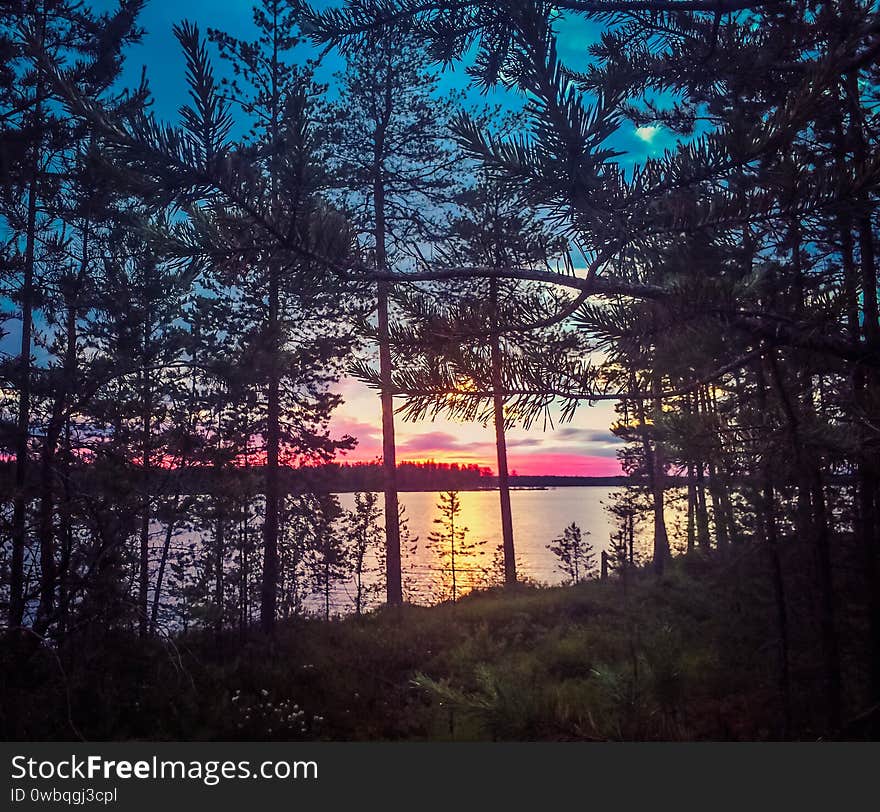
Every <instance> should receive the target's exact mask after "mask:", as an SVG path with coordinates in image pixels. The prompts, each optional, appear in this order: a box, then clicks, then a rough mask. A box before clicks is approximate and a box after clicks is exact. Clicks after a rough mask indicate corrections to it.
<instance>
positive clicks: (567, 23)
mask: <svg viewBox="0 0 880 812" xmlns="http://www.w3.org/2000/svg"><path fill="white" fill-rule="evenodd" d="M95 5H96V6H97V7H101V6H104V7H109V6H110V5H111V4H110V3H109V2H107V0H99V2H96V3H95ZM316 5H332V3H321V2H319V3H317V4H316ZM183 19H188V20H190V21H192V22H195V23H197V24H198V25H199V28H200V29H201V30H202V31H203V32H204V31H205V30H206V29H207V28H209V27H211V28H218V29H221V30H223V31H226V32H228V33H229V34H232V35H234V36H238V37H242V38H245V39H250V38H253V33H254V28H253V24H252V13H251V2H250V0H221V2H218V0H187V2H185V3H180V2H175V1H174V0H147V4H146V7H145V9H144V12H143V15H142V17H141V25H142V27H143V28H144V29H145V30H146V35H145V37H144V39H143V42H142V43H141V44H140V45H138V46H136V47H134V48H132V49H131V50H130V51H129V55H128V62H127V66H126V77H127V78H128V81H129V82H130V83H132V84H134V83H135V82H136V81H137V79H138V77H139V76H140V72H141V69H142V67H143V66H145V67H146V73H147V78H148V80H149V82H150V85H151V87H152V90H153V94H154V97H155V99H156V103H155V105H154V112H155V113H156V115H157V116H158V117H159V118H162V119H166V120H174V119H176V116H177V109H178V108H179V106H180V105H181V104H182V103H184V102H185V101H186V87H185V84H184V70H183V64H184V63H183V57H182V55H181V53H180V49H179V47H178V44H177V42H176V40H175V39H174V36H173V34H172V26H173V25H174V24H175V23H177V22H180V21H181V20H183ZM559 32H560V37H559V43H558V48H559V54H560V56H561V58H562V59H563V60H565V61H566V62H568V63H569V64H572V65H577V64H581V65H583V64H584V60H585V59H586V58H587V55H586V48H587V46H588V44H589V43H590V42H591V41H592V40H594V39H595V37H596V30H595V28H592V27H591V24H590V23H589V22H587V21H584V20H583V19H581V18H575V19H571V20H562V21H560V23H559ZM313 54H314V52H313V51H311V49H310V48H309V47H308V46H303V58H307V57H309V56H312V55H313ZM340 67H341V62H340V58H339V57H338V56H337V55H335V54H333V53H330V54H328V55H327V56H326V57H325V58H324V62H323V63H322V65H321V67H320V68H319V72H318V76H317V78H318V79H319V80H322V81H326V80H327V79H329V78H330V77H331V76H332V74H333V72H334V71H336V70H338V69H339V68H340ZM217 68H218V73H220V65H219V64H217ZM465 83H466V77H465V74H464V71H463V69H462V68H461V67H459V68H458V69H457V70H455V71H452V72H450V73H448V74H446V75H445V76H444V78H443V84H445V85H448V86H449V87H450V88H452V87H456V88H463V87H464V86H465ZM503 94H504V91H498V92H497V93H495V94H493V95H491V96H490V97H489V99H488V101H490V102H492V103H501V104H505V103H506V102H505V98H504V95H503ZM468 95H469V97H470V99H472V100H474V101H477V99H478V98H479V95H478V94H477V93H476V91H473V92H472V93H469V94H468ZM483 101H486V99H485V98H484V99H483ZM672 140H673V139H672V138H671V134H668V133H664V132H663V131H661V130H660V129H658V128H656V127H650V126H648V127H639V128H636V127H634V126H633V125H631V124H624V125H623V126H622V127H621V130H620V131H619V132H618V133H617V134H616V135H615V136H614V138H613V145H614V147H615V148H617V149H618V150H621V151H624V152H625V153H626V155H625V156H624V157H623V158H621V161H624V162H630V161H637V160H640V159H641V158H644V157H645V156H647V155H650V154H657V153H658V152H661V151H662V149H663V148H664V147H666V146H668V145H670V144H671V143H672ZM341 392H342V394H343V396H344V399H345V401H344V403H343V404H342V406H340V407H339V409H338V410H337V412H336V413H335V416H334V418H333V421H332V423H331V431H332V432H333V433H334V434H335V435H337V436H341V435H342V434H350V435H351V436H353V437H356V438H357V439H358V446H357V448H356V449H355V450H354V451H351V452H348V454H347V455H345V456H344V457H343V458H342V459H344V460H348V461H371V460H374V459H376V458H377V457H380V456H381V445H382V437H381V428H380V425H381V423H380V406H379V397H378V394H377V393H376V392H374V391H371V390H368V389H367V388H366V387H365V386H364V385H363V384H361V383H360V382H358V381H356V380H354V379H351V378H346V379H344V380H343V381H342V384H341ZM551 417H552V418H553V419H552V420H551V421H550V422H548V423H547V424H546V425H545V424H544V423H542V422H541V421H537V422H536V423H535V424H534V425H533V426H532V427H531V429H530V430H529V431H525V430H523V429H516V428H514V429H511V430H510V431H509V433H508V456H509V467H510V470H511V472H513V471H515V472H517V473H519V474H522V475H536V474H555V475H566V476H610V475H616V474H619V473H620V466H619V463H618V462H617V459H616V451H617V449H618V448H619V447H620V445H619V441H618V440H617V439H616V438H615V437H614V436H613V435H612V434H611V432H610V431H609V426H610V425H611V423H612V422H613V420H614V407H613V404H612V403H610V402H604V403H599V404H597V405H595V406H592V407H590V406H587V405H584V406H582V407H581V408H580V409H579V410H578V411H577V412H576V414H575V417H574V419H573V420H572V421H570V422H569V423H566V424H560V423H559V421H558V419H557V418H558V415H557V416H553V415H551ZM551 423H552V425H551ZM396 436H397V452H398V461H401V462H402V461H417V460H435V461H438V462H458V463H466V464H470V463H476V464H479V465H481V466H488V467H490V468H492V470H493V471H494V470H495V469H496V463H495V443H494V429H493V428H492V426H491V425H489V426H486V425H479V424H474V423H469V424H465V423H458V422H452V421H449V420H446V419H442V418H437V419H436V420H434V421H433V422H430V421H428V422H420V423H404V422H403V421H402V419H401V418H400V417H399V416H398V418H397V426H396Z"/></svg>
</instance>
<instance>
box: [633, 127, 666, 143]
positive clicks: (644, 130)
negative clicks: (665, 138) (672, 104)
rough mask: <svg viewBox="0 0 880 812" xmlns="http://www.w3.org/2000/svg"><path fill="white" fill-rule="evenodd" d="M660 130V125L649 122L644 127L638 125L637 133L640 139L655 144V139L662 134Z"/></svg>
mask: <svg viewBox="0 0 880 812" xmlns="http://www.w3.org/2000/svg"><path fill="white" fill-rule="evenodd" d="M660 131H661V128H660V127H656V126H654V125H653V124H648V125H645V126H643V127H636V133H635V135H636V138H638V139H639V140H640V141H644V142H645V143H646V144H653V143H654V139H655V138H656V137H657V136H658V135H659V134H660Z"/></svg>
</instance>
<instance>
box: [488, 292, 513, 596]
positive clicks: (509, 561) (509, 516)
mask: <svg viewBox="0 0 880 812" xmlns="http://www.w3.org/2000/svg"><path fill="white" fill-rule="evenodd" d="M489 290H490V293H489V295H490V301H491V305H490V306H491V308H492V327H493V329H497V326H498V323H497V321H498V320H497V313H498V280H497V279H491V280H490V281H489ZM491 341H492V347H491V355H492V408H493V417H494V422H495V449H496V454H497V459H498V495H499V498H500V500H501V538H502V546H503V551H504V584H505V586H513V585H514V584H516V550H515V547H514V543H513V512H512V511H511V508H510V478H509V474H508V468H507V438H506V436H505V427H504V394H503V392H504V376H503V368H502V358H501V339H500V337H499V335H498V333H497V332H493V333H492V338H491Z"/></svg>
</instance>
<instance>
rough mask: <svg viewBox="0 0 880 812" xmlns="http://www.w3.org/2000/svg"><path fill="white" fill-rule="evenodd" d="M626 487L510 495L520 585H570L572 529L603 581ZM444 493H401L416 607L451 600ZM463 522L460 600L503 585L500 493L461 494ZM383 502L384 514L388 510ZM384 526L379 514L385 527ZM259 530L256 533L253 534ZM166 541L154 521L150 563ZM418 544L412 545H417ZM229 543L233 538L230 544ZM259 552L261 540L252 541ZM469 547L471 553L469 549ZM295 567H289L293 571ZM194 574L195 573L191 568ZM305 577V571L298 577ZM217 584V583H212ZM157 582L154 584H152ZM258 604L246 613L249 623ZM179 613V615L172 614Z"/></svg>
mask: <svg viewBox="0 0 880 812" xmlns="http://www.w3.org/2000/svg"><path fill="white" fill-rule="evenodd" d="M619 490H620V488H614V487H607V486H579V487H560V488H547V489H522V490H519V489H517V490H512V491H511V494H510V500H511V508H512V512H513V529H514V545H515V548H516V559H517V575H518V577H519V579H520V580H527V581H532V582H537V583H539V584H546V585H551V586H553V585H557V584H560V583H562V582H563V581H564V580H566V574H565V573H564V571H563V570H562V569H561V568H560V565H559V561H558V559H557V558H556V556H555V555H554V554H553V553H552V552H551V551H550V550H549V549H547V545H549V544H550V543H551V542H552V541H553V539H554V538H556V537H558V536H560V535H562V532H563V530H564V529H565V527H566V526H567V525H570V524H571V523H572V522H574V523H576V524H577V525H578V526H579V527H580V529H581V532H582V533H583V534H584V535H586V534H589V535H588V536H587V538H588V540H589V542H590V544H591V545H592V548H593V554H594V564H595V568H596V571H595V574H596V575H598V569H599V562H600V554H601V552H602V551H603V550H605V551H610V550H611V536H612V533H616V531H617V528H616V526H615V521H614V518H613V517H612V515H611V514H610V512H609V511H608V510H607V506H608V505H609V504H610V503H611V495H612V493H614V492H615V491H619ZM684 495H685V491H684V489H682V488H672V489H669V490H668V491H667V513H666V516H667V529H668V532H669V537H670V543H671V546H672V548H673V551H674V552H677V551H680V550H681V549H683V547H684V545H685V538H684V533H685V530H684V519H685V515H686V508H685V505H684V504H683V498H684ZM440 496H441V494H440V493H439V492H436V491H435V492H416V491H408V492H401V494H400V503H401V505H402V506H403V507H404V509H405V516H406V520H407V528H408V537H409V538H410V540H411V541H410V543H407V542H406V538H407V536H404V538H403V539H402V541H403V543H402V545H401V546H402V553H403V561H402V573H403V581H404V597H405V599H406V600H407V601H409V602H412V603H421V604H431V603H436V602H438V601H440V600H448V599H449V598H451V597H452V596H453V595H452V578H451V576H452V569H453V568H452V567H451V556H450V554H449V549H448V544H444V545H442V546H439V545H432V544H431V542H430V540H429V536H430V535H431V533H433V532H435V531H438V530H439V529H440V528H439V526H438V525H437V524H436V523H435V520H436V519H438V518H439V517H440V515H441V511H440V508H439V506H438V502H439V500H440ZM458 496H459V499H460V501H461V515H460V517H459V518H458V520H457V525H458V527H459V528H461V527H462V526H463V527H464V528H466V533H465V537H464V539H461V540H458V541H456V551H455V556H456V558H455V567H454V569H455V594H456V597H461V596H462V595H464V594H466V593H467V592H469V591H470V590H472V589H474V588H482V587H487V586H492V585H495V584H499V583H501V582H502V580H503V564H502V558H501V555H500V547H501V516H500V506H499V496H498V491H495V490H485V491H459V492H458ZM337 497H338V499H339V503H340V506H341V507H342V509H343V510H351V509H353V507H354V502H355V495H354V494H353V493H341V494H337ZM382 501H383V500H382V497H381V494H380V495H379V507H380V509H381V506H382ZM383 521H384V519H383V517H382V516H381V515H380V517H379V523H380V524H382V523H383ZM256 530H257V528H256V527H253V530H252V532H254V531H256ZM163 535H164V530H163V527H162V525H161V524H160V523H158V522H156V523H154V526H153V533H152V537H153V540H152V546H153V551H152V555H151V558H152V559H153V561H156V560H158V556H159V545H160V544H161V539H162V537H163ZM416 538H417V541H416V542H414V543H413V542H412V539H416ZM634 538H635V544H634V548H635V553H636V556H637V557H638V558H640V559H641V560H642V561H644V560H647V559H648V558H649V557H650V555H651V548H652V543H653V522H652V521H651V516H650V512H649V511H648V512H646V513H644V514H643V515H642V516H641V517H637V520H636V522H635V526H634ZM200 541H201V534H200V533H199V531H197V530H183V529H181V531H179V533H178V535H177V536H176V539H175V548H177V549H181V548H185V547H186V546H187V545H188V544H194V545H195V546H196V547H198V546H199V544H200ZM229 541H231V538H230V540H229ZM254 541H255V543H256V544H257V545H259V543H260V542H259V535H258V533H257V535H256V536H255V538H254ZM283 545H284V542H283V541H282V584H281V589H282V592H283V591H284V590H285V589H289V585H290V583H291V580H290V578H291V571H290V570H289V569H287V570H285V566H286V565H285V563H284V546H283ZM468 548H471V549H470V550H468ZM227 555H228V556H230V558H227V561H228V562H230V563H232V561H233V559H234V558H235V553H234V551H233V550H232V549H229V548H228V553H227ZM365 563H366V569H367V570H368V573H367V575H366V577H365V579H364V580H365V583H366V584H367V586H368V587H372V588H368V589H367V592H368V593H369V594H368V596H367V599H366V601H365V604H366V607H370V606H375V605H377V604H379V603H381V602H382V601H383V599H384V590H383V589H382V584H384V578H383V575H380V574H378V573H382V572H383V571H384V565H383V564H382V563H381V562H380V561H378V560H377V558H376V556H374V555H369V556H368V557H367V560H366V562H365ZM287 566H289V565H287ZM185 569H186V570H187V572H189V573H190V574H191V575H194V574H195V571H194V570H193V569H192V567H191V566H188V567H185ZM296 571H297V572H299V570H298V569H297V570H296ZM209 577H211V576H209ZM151 580H152V579H151ZM296 583H298V584H299V586H298V587H297V590H300V592H299V594H300V598H299V600H300V601H301V604H300V605H301V608H302V609H303V610H305V611H306V612H313V613H317V614H322V613H323V612H324V608H325V607H324V597H325V596H322V595H321V594H318V592H316V591H314V590H313V589H312V588H311V587H309V576H308V575H307V574H303V575H302V576H301V577H300V576H296ZM354 596H355V587H354V579H347V580H340V581H337V582H336V583H334V585H333V586H332V589H331V591H330V595H329V604H330V606H329V608H330V613H331V614H332V615H337V616H338V615H345V614H348V613H350V612H352V611H353V609H354ZM172 604H173V601H172V600H171V597H170V596H169V595H168V593H167V591H166V593H165V595H164V596H163V606H165V607H167V608H168V609H171V608H172ZM254 608H255V607H254V605H253V604H252V605H251V608H250V609H248V616H249V617H251V615H252V611H253V610H254ZM172 614H173V612H172Z"/></svg>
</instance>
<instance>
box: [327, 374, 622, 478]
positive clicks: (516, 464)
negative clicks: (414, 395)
mask: <svg viewBox="0 0 880 812" xmlns="http://www.w3.org/2000/svg"><path fill="white" fill-rule="evenodd" d="M341 393H342V395H343V397H344V399H345V402H344V403H343V404H342V405H341V406H340V407H339V408H338V409H337V410H336V412H335V413H334V416H333V419H332V420H331V423H330V429H331V433H332V434H333V436H334V437H340V436H342V435H344V434H350V435H351V436H352V437H355V438H357V440H358V444H357V446H356V447H355V448H354V449H353V450H352V451H349V452H347V453H345V454H342V453H340V454H339V456H338V457H337V460H338V461H339V462H371V461H373V460H376V459H378V458H381V456H382V429H381V411H380V405H379V396H378V394H377V393H376V392H374V391H372V390H370V389H368V388H367V387H366V386H364V385H363V384H361V383H360V382H358V381H355V380H353V379H350V378H347V379H345V380H343V381H342V382H341ZM613 420H614V406H613V404H612V403H610V402H603V403H600V404H597V405H595V406H591V407H590V406H586V405H584V406H583V407H581V408H580V409H579V410H578V411H577V413H576V415H575V417H574V419H573V420H572V421H571V422H569V423H564V424H560V423H559V422H558V421H557V420H556V419H555V417H554V426H553V427H551V426H549V425H548V426H547V427H546V428H545V427H544V426H543V424H542V423H541V421H537V422H536V425H534V426H532V427H531V428H530V429H529V430H524V429H519V428H513V429H510V430H509V431H508V433H507V449H508V450H507V454H508V467H509V469H510V472H511V473H513V472H514V471H515V472H516V473H517V474H520V475H524V476H536V475H545V476H552V475H555V476H618V475H620V474H621V473H622V472H621V469H620V463H619V462H618V460H617V455H616V452H617V449H618V448H620V445H621V443H620V440H618V439H617V438H616V437H615V436H614V435H613V434H611V432H610V430H609V428H608V427H609V426H610V425H611V423H612V422H613ZM395 439H396V446H397V461H398V462H423V461H426V460H433V461H434V462H446V463H453V462H457V463H459V464H464V465H470V464H476V465H479V466H481V467H487V468H491V469H492V472H493V473H496V472H497V467H498V466H497V461H496V456H495V432H494V429H493V427H492V426H491V425H485V426H484V425H481V424H479V423H459V422H454V421H452V420H448V419H445V418H441V417H438V418H436V419H434V420H433V421H424V422H420V423H408V422H404V421H403V419H402V418H401V416H400V415H397V417H396V419H395Z"/></svg>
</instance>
